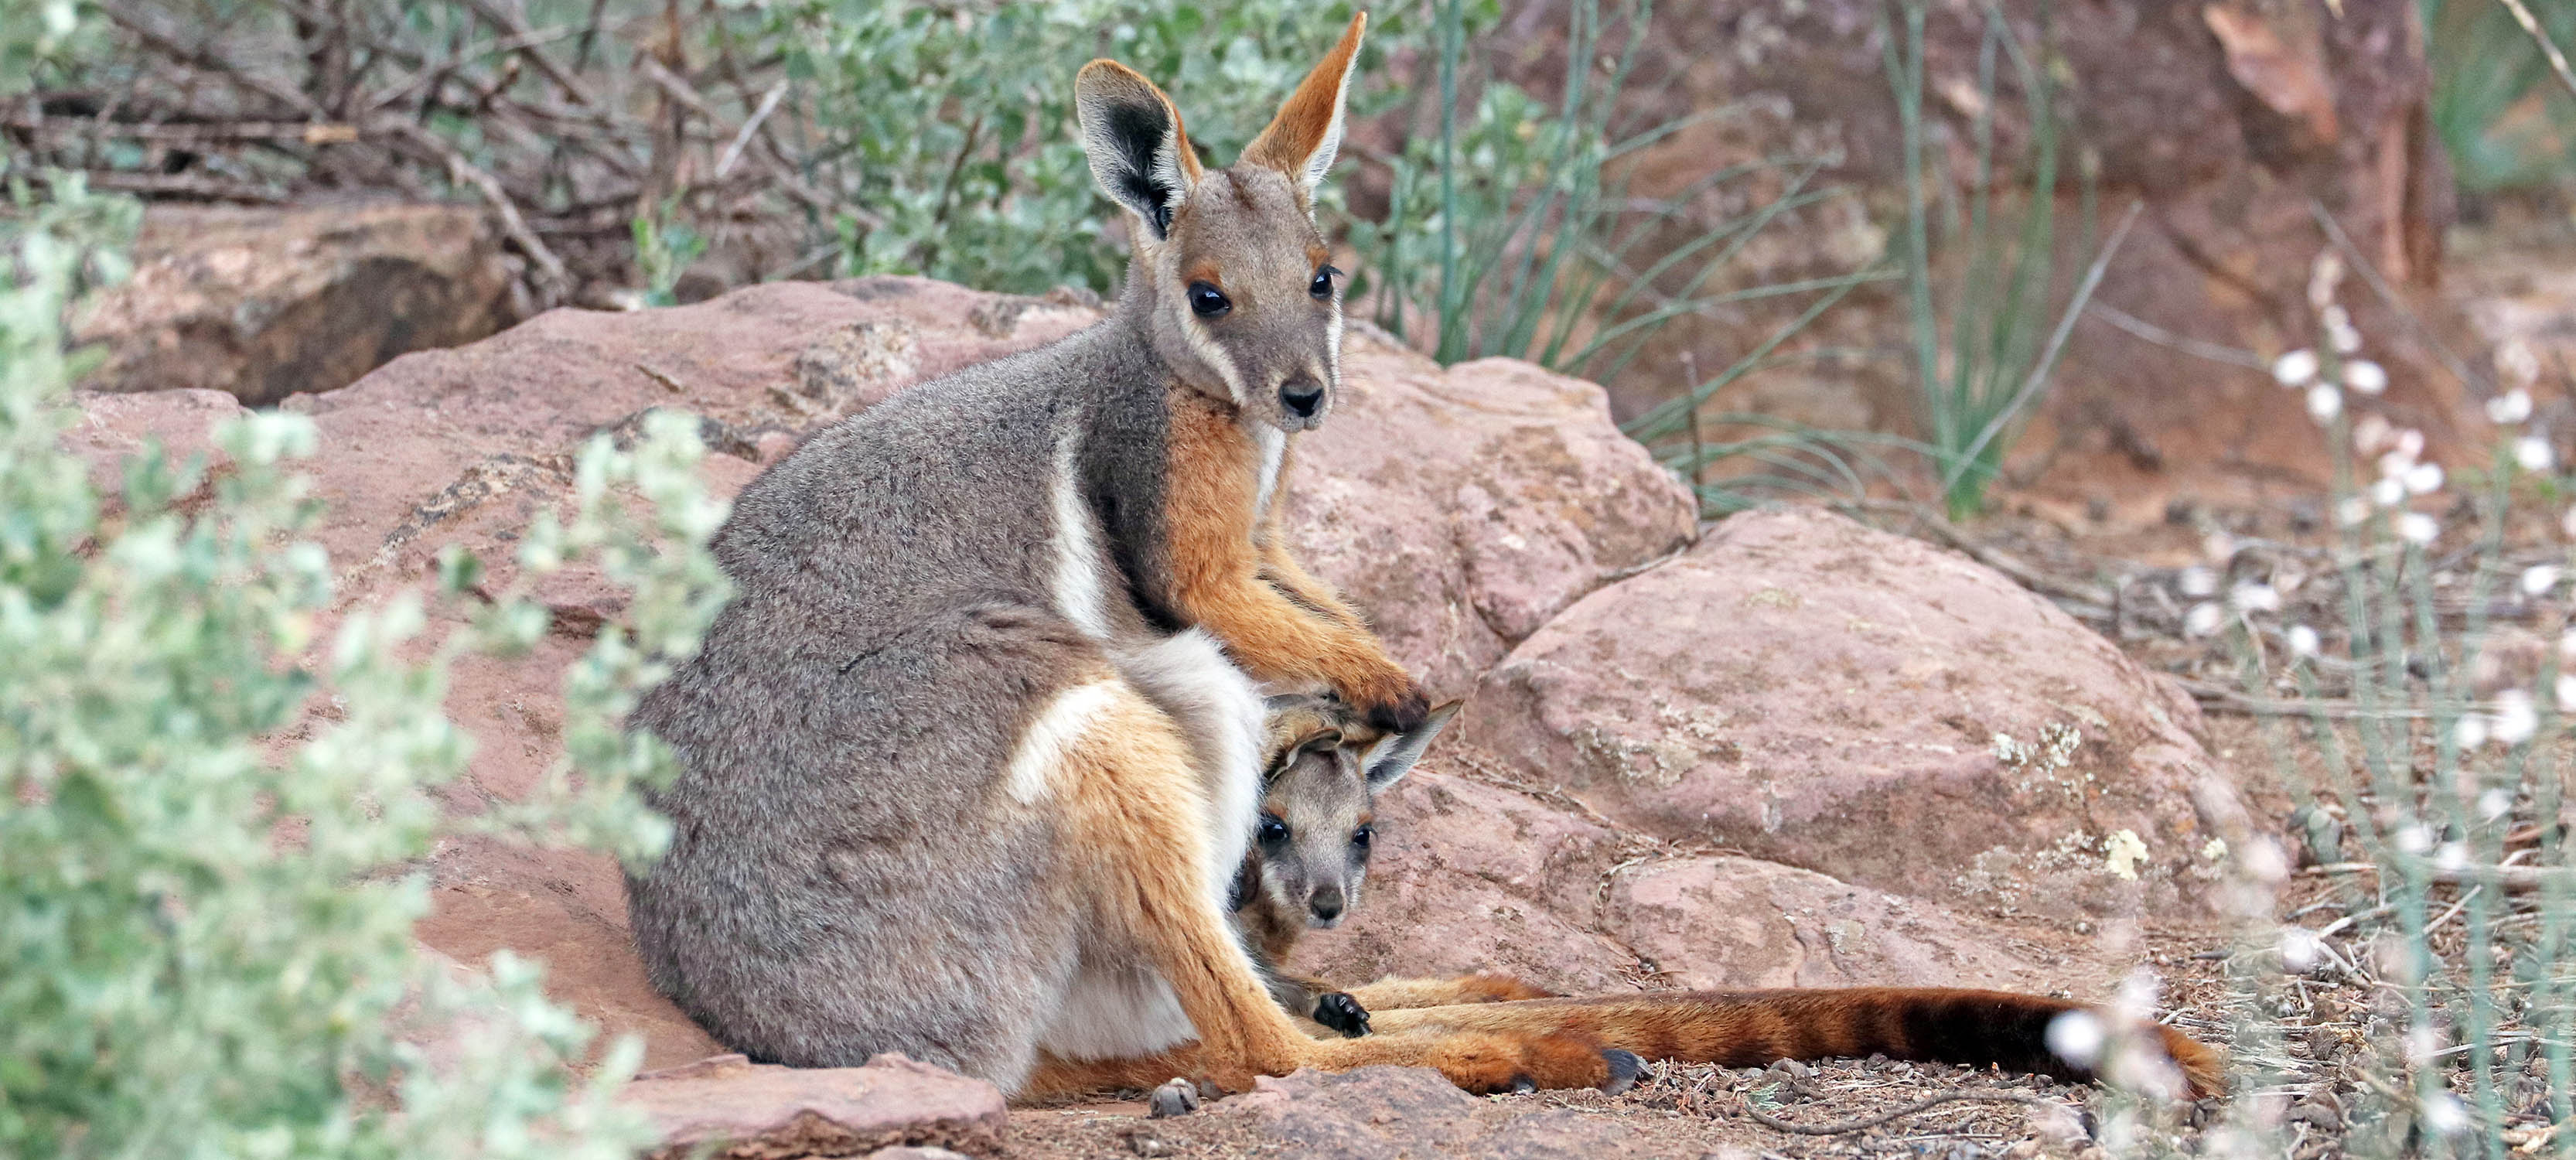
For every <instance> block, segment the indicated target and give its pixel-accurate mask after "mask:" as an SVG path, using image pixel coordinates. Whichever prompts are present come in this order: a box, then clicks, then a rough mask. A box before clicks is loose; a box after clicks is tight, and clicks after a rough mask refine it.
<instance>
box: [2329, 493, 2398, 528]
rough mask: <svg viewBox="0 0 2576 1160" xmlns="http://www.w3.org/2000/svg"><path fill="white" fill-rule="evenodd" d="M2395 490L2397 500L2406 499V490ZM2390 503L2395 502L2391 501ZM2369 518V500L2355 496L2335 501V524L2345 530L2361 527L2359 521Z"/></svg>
mask: <svg viewBox="0 0 2576 1160" xmlns="http://www.w3.org/2000/svg"><path fill="white" fill-rule="evenodd" d="M2383 482H2385V481H2383ZM2397 490H2398V491H2399V493H2400V494H2399V495H2398V497H2397V498H2398V499H2404V498H2406V497H2405V495H2404V494H2403V493H2404V492H2405V490H2406V489H2405V488H2402V487H2401V488H2399V489H2397ZM2391 502H2395V501H2393V500H2392V501H2391ZM2369 518H2370V501H2369V500H2366V499H2363V498H2361V497H2360V496H2357V495H2348V496H2345V497H2343V498H2342V499H2339V500H2336V501H2335V523H2337V524H2339V525H2341V526H2343V527H2347V528H2351V527H2359V526H2360V525H2361V521H2363V520H2366V519H2369Z"/></svg>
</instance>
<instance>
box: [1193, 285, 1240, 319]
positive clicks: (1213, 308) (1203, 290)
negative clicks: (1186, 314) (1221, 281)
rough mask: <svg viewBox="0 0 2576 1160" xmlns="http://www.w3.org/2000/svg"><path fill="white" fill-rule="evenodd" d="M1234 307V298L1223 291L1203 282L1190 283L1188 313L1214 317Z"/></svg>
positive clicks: (1202, 316)
mask: <svg viewBox="0 0 2576 1160" xmlns="http://www.w3.org/2000/svg"><path fill="white" fill-rule="evenodd" d="M1232 309H1234V300H1233V299H1231V298H1228V297H1226V296H1225V291H1223V290H1219V289H1217V288H1216V287H1214V286H1210V285H1208V284H1207V283H1205V282H1192V283H1190V313H1192V314H1196V315H1198V316H1199V317H1201V318H1214V317H1216V316H1218V315H1220V314H1223V313H1225V312H1226V311H1229V310H1232Z"/></svg>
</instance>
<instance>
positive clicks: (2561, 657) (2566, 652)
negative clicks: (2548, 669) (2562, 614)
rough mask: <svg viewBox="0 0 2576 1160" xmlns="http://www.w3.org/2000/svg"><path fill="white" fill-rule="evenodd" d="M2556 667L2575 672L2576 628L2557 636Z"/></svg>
mask: <svg viewBox="0 0 2576 1160" xmlns="http://www.w3.org/2000/svg"><path fill="white" fill-rule="evenodd" d="M2558 667H2559V668H2562V669H2566V670H2568V671H2570V672H2576V628H2571V629H2569V630H2567V631H2566V632H2562V633H2560V634H2558Z"/></svg>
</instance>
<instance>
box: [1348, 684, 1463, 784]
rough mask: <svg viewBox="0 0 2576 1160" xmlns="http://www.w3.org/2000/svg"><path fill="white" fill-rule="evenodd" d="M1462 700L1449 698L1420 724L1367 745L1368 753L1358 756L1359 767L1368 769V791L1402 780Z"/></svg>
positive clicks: (1447, 722)
mask: <svg viewBox="0 0 2576 1160" xmlns="http://www.w3.org/2000/svg"><path fill="white" fill-rule="evenodd" d="M1463 704H1465V702H1463V701H1451V702H1449V703H1448V704H1446V705H1442V706H1440V707H1439V708H1437V709H1433V710H1432V711H1431V715H1430V716H1428V717H1425V718H1423V720H1422V727H1421V728H1419V729H1416V730H1414V731H1413V732H1411V733H1398V734H1395V735H1393V736H1390V737H1388V738H1386V739H1385V740H1383V741H1380V742H1378V743H1377V744H1375V745H1372V746H1369V751H1368V755H1367V756H1365V757H1362V758H1361V759H1360V767H1361V768H1363V769H1366V770H1367V771H1368V787H1369V792H1370V793H1372V794H1374V793H1377V792H1379V791H1381V790H1384V789H1385V788H1386V787H1388V786H1391V785H1394V784H1395V783H1397V782H1399V781H1402V780H1404V775H1405V774H1408V773H1411V772H1413V763H1415V762H1417V761H1420V760H1422V752H1423V751H1424V750H1426V749H1429V748H1431V739H1432V738H1434V737H1438V736H1440V730H1441V727H1442V726H1445V725H1447V724H1449V719H1450V718H1452V717H1455V716H1457V715H1458V707H1459V706H1460V705H1463Z"/></svg>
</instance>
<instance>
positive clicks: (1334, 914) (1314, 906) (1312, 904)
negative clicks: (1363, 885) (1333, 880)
mask: <svg viewBox="0 0 2576 1160" xmlns="http://www.w3.org/2000/svg"><path fill="white" fill-rule="evenodd" d="M1342 906H1343V901H1342V892H1341V889H1340V888H1339V887H1332V886H1327V887H1325V888H1323V889H1321V890H1318V891H1316V892H1315V896H1314V897H1313V898H1311V899H1309V900H1307V903H1306V908H1307V909H1308V910H1311V911H1313V912H1314V913H1315V921H1317V922H1332V921H1335V920H1337V919H1339V918H1341V917H1342Z"/></svg>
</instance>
